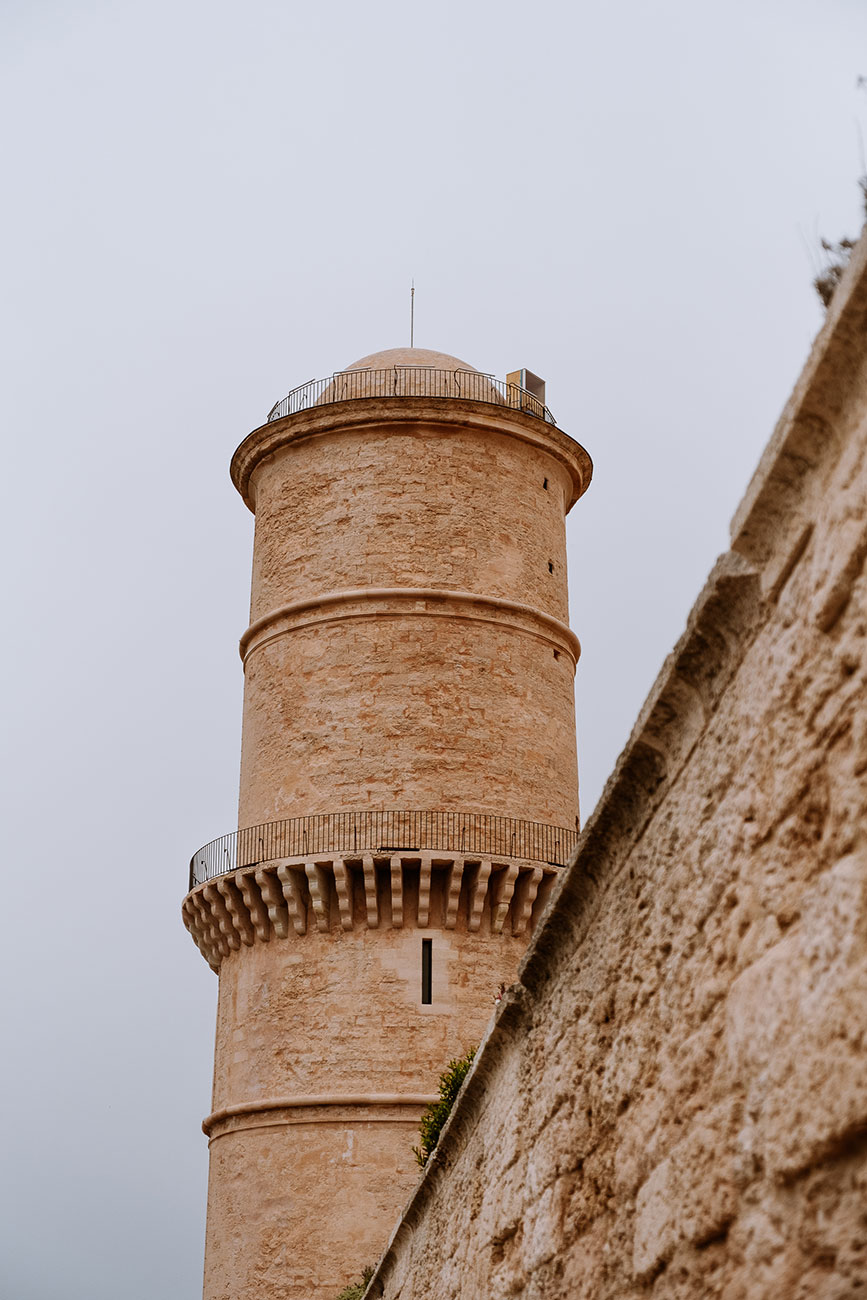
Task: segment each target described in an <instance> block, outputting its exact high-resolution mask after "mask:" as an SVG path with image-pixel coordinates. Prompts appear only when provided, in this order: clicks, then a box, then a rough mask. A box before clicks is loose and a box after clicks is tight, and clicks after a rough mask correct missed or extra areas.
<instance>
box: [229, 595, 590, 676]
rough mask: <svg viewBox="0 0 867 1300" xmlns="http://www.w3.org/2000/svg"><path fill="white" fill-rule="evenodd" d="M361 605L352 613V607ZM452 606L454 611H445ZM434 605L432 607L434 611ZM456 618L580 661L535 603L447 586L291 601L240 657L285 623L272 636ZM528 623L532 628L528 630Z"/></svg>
mask: <svg viewBox="0 0 867 1300" xmlns="http://www.w3.org/2000/svg"><path fill="white" fill-rule="evenodd" d="M353 605H355V606H360V608H356V609H353V608H352V606H353ZM448 605H451V606H453V608H451V609H449V608H445V606H448ZM430 606H434V608H430ZM406 615H409V616H411V617H422V618H424V617H437V616H439V617H443V616H446V617H452V618H469V619H475V620H478V621H480V622H487V623H497V624H499V625H500V626H502V627H511V628H513V629H514V630H515V631H519V632H520V631H525V632H529V633H530V634H531V635H534V636H540V637H541V638H542V639H543V640H545V641H548V642H549V643H551V644H552V645H554V646H555V647H556V648H557V649H558V650H565V651H566V653H567V654H568V655H569V656H570V657H571V658H572V660H573V661H574V662H575V663H577V662H578V658H579V656H580V654H581V643H580V641H579V640H578V638H577V636H576V635H575V633H574V632H573V631H572V629H571V628H570V627H569V626H568V624H566V623H563V622H561V620H560V619H558V618H555V617H554V616H553V614H546V613H544V612H543V611H542V610H540V609H536V608H535V607H534V606H533V605H525V604H522V603H521V602H520V601H517V600H506V599H505V598H504V597H502V596H482V595H480V594H479V593H478V592H473V591H449V590H448V589H447V588H443V587H358V588H354V589H351V590H347V591H328V592H325V593H324V594H323V595H321V596H312V597H309V598H308V599H306V600H293V601H290V602H289V604H286V605H281V606H280V607H279V608H278V609H274V610H272V611H271V612H270V613H269V614H263V615H262V617H261V618H257V619H256V620H255V621H254V622H253V623H251V624H250V626H249V627H248V628H247V631H246V632H245V633H244V635H243V636H242V637H241V643H240V647H239V648H240V653H241V658H242V659H244V660H246V658H247V656H248V655H249V654H251V653H252V652H253V650H256V649H258V648H259V647H260V646H262V645H264V644H265V643H266V642H267V641H269V640H271V636H268V635H262V634H263V633H268V632H271V629H273V628H274V625H275V624H276V623H279V622H280V621H281V620H283V619H285V620H286V621H287V622H288V623H289V624H290V626H289V627H286V628H282V629H280V630H279V631H274V632H272V635H273V636H280V635H283V634H284V633H285V632H289V631H295V630H296V629H298V628H299V627H307V626H309V625H310V624H311V623H325V622H334V621H335V620H339V619H345V618H394V617H395V616H397V617H400V616H406ZM528 624H529V626H528Z"/></svg>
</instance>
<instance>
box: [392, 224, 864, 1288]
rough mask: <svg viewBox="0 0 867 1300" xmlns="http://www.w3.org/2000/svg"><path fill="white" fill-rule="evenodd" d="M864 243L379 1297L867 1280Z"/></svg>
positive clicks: (560, 892)
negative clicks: (729, 544)
mask: <svg viewBox="0 0 867 1300" xmlns="http://www.w3.org/2000/svg"><path fill="white" fill-rule="evenodd" d="M865 339H867V244H865V242H864V241H862V243H861V245H859V247H858V248H857V249H856V250H855V253H854V254H853V259H852V263H851V265H850V267H849V270H848V272H847V275H846V278H845V280H844V283H843V286H842V287H841V289H840V290H839V292H838V294H837V295H836V297H835V299H834V301H833V303H832V305H831V309H830V311H829V314H828V319H827V322H826V325H825V327H824V329H823V331H822V333H821V334H820V335H819V337H818V339H817V341H816V344H815V347H814V349H813V353H812V355H811V357H810V359H809V361H808V364H807V367H806V369H805V371H804V374H803V375H802V377H801V379H800V381H799V383H798V386H797V388H796V390H795V393H794V395H793V397H792V399H791V401H790V403H789V405H788V406H787V408H786V410H785V412H784V414H783V416H782V418H781V421H780V424H779V425H778V428H777V430H776V431H775V433H774V436H773V438H772V440H771V443H770V446H769V448H768V450H767V452H766V454H765V456H764V458H763V460H762V462H761V464H760V466H759V469H758V470H757V472H756V475H755V477H754V479H753V482H752V483H751V485H750V488H749V490H748V492H747V495H746V497H745V500H744V502H743V503H742V505H741V507H740V508H739V509H738V511H737V513H736V515H735V518H734V521H733V525H732V549H731V551H730V552H729V553H728V554H727V555H725V556H723V557H722V559H721V560H720V561H719V562H718V564H717V566H716V567H715V569H714V571H713V573H712V574H711V575H710V578H709V580H708V583H707V586H706V587H705V589H704V591H703V592H702V594H701V596H700V598H699V601H698V603H697V605H696V607H695V609H694V610H693V612H692V614H691V616H690V619H689V622H688V625H687V629H686V632H685V634H684V636H683V637H682V639H681V640H680V642H679V643H678V645H677V646H676V647H675V650H674V651H673V653H672V655H671V656H670V657H669V659H668V660H667V661H666V664H665V665H664V667H663V669H662V672H661V673H660V676H659V679H658V680H657V683H656V685H655V686H654V688H653V691H652V692H651V695H650V697H649V699H648V701H647V703H646V705H645V707H644V709H643V710H642V713H641V716H640V717H639V720H638V722H637V724H636V727H635V729H634V732H633V735H632V737H631V739H630V742H629V744H628V746H627V748H626V749H625V751H624V753H623V754H622V756H621V758H620V760H619V761H618V765H617V767H616V769H615V772H614V774H613V776H612V778H611V780H610V782H609V784H608V786H607V788H606V791H605V794H604V795H603V798H602V800H601V802H600V805H599V807H598V808H597V810H596V812H595V813H594V815H593V817H592V818H591V820H590V822H589V823H588V825H587V826H586V827H585V828H584V831H583V833H582V837H581V840H580V842H579V846H578V849H577V852H576V855H575V857H574V859H573V862H572V864H571V865H570V866H569V868H568V869H567V870H566V872H565V873H564V874H563V875H562V876H561V878H560V882H559V885H558V888H557V890H556V891H555V894H554V896H553V899H552V901H551V903H550V904H549V908H548V910H547V912H546V914H545V915H544V916H543V917H542V919H541V921H540V923H539V925H538V927H537V928H536V931H535V933H534V938H533V941H532V943H531V946H530V948H529V950H528V953H527V955H526V957H525V959H524V961H523V963H522V967H521V970H520V974H519V980H518V982H517V983H516V985H515V986H514V988H513V989H512V990H510V992H509V994H508V996H507V999H506V1000H505V1002H504V1003H503V1004H502V1006H501V1007H500V1008H499V1010H498V1014H497V1017H496V1020H495V1022H494V1024H493V1025H492V1027H491V1029H490V1032H489V1034H488V1037H487V1039H486V1042H485V1045H484V1047H483V1050H482V1052H481V1053H480V1055H479V1057H478V1058H477V1061H476V1065H475V1068H474V1070H473V1072H472V1073H471V1075H470V1076H469V1079H468V1080H467V1083H466V1085H465V1088H464V1090H463V1093H462V1095H461V1097H460V1099H459V1101H458V1103H457V1106H456V1108H455V1110H454V1111H453V1114H452V1118H451V1120H450V1123H449V1125H448V1127H447V1129H446V1131H445V1133H444V1134H443V1137H442V1139H441V1141H440V1144H439V1147H438V1149H437V1151H436V1153H435V1154H434V1156H433V1158H432V1160H431V1162H430V1163H429V1166H428V1168H427V1170H426V1171H425V1175H424V1177H423V1178H422V1180H421V1181H420V1183H419V1185H418V1186H417V1188H416V1191H415V1192H414V1194H413V1197H412V1199H411V1200H410V1202H409V1204H408V1206H407V1209H406V1212H405V1214H404V1216H403V1217H402V1219H401V1220H400V1221H399V1223H398V1225H397V1227H396V1228H395V1230H394V1234H393V1237H392V1242H391V1244H390V1246H389V1248H388V1250H387V1251H386V1253H385V1255H384V1256H383V1258H382V1260H381V1262H380V1265H379V1269H378V1272H377V1274H376V1276H375V1278H374V1281H373V1283H372V1284H371V1287H370V1289H369V1292H368V1294H369V1296H371V1297H376V1298H377V1300H379V1298H382V1300H458V1298H460V1300H501V1298H502V1300H505V1297H521V1298H522V1300H543V1298H544V1300H567V1298H568V1300H581V1298H583V1297H586V1298H587V1300H591V1298H592V1300H638V1297H645V1296H652V1297H653V1298H654V1300H686V1298H687V1297H689V1298H690V1300H699V1298H701V1300H706V1298H710V1297H718V1298H719V1300H783V1298H785V1300H843V1298H844V1297H846V1298H848V1297H856V1296H862V1295H865V1294H867V1054H865V1049H867V695H865V689H867V573H865V569H864V564H865V559H867V349H865Z"/></svg>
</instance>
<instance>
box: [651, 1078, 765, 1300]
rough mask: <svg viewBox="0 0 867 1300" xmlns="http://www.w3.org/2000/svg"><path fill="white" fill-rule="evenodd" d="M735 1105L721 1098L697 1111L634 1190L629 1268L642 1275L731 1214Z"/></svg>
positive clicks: (715, 1228)
mask: <svg viewBox="0 0 867 1300" xmlns="http://www.w3.org/2000/svg"><path fill="white" fill-rule="evenodd" d="M738 1112H739V1104H738V1103H737V1102H736V1101H734V1100H732V1099H729V1100H726V1101H725V1102H723V1103H721V1104H720V1105H719V1106H717V1107H715V1108H714V1109H713V1110H712V1111H711V1112H709V1113H708V1114H707V1116H702V1117H701V1118H700V1119H699V1120H698V1121H697V1122H696V1123H695V1124H694V1125H693V1127H692V1128H691V1130H690V1131H689V1133H687V1135H686V1136H685V1137H684V1138H683V1140H682V1141H681V1142H679V1143H678V1144H677V1146H676V1147H675V1148H674V1149H673V1150H672V1152H671V1153H670V1155H668V1156H667V1157H666V1158H665V1160H663V1161H662V1162H661V1163H660V1164H659V1165H657V1166H656V1168H655V1169H654V1171H653V1173H652V1174H651V1175H650V1177H649V1178H648V1179H647V1181H646V1182H645V1183H644V1185H643V1186H642V1187H641V1189H640V1190H639V1192H638V1197H637V1200H636V1207H635V1244H634V1249H633V1268H634V1270H635V1274H636V1277H637V1278H638V1279H639V1280H643V1279H646V1278H648V1277H649V1276H650V1275H651V1274H652V1273H653V1271H654V1269H655V1268H657V1266H658V1265H659V1264H660V1263H662V1262H663V1261H665V1260H666V1259H668V1258H669V1257H670V1256H671V1255H672V1253H673V1252H674V1249H675V1247H676V1246H677V1245H678V1244H679V1243H680V1242H681V1241H686V1242H689V1243H691V1244H693V1245H700V1244H701V1243H702V1242H706V1241H708V1240H710V1238H712V1237H714V1236H716V1235H717V1234H718V1233H719V1232H720V1231H721V1230H722V1229H723V1228H724V1227H725V1226H726V1224H727V1223H728V1222H729V1221H730V1220H731V1219H732V1217H733V1215H734V1213H735V1206H736V1175H735V1163H734V1152H733V1141H732V1138H733V1134H734V1132H735V1130H736V1127H737V1120H738Z"/></svg>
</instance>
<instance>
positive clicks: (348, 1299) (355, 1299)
mask: <svg viewBox="0 0 867 1300" xmlns="http://www.w3.org/2000/svg"><path fill="white" fill-rule="evenodd" d="M372 1277H373V1265H372V1264H368V1266H367V1268H365V1269H363V1270H362V1273H361V1281H360V1282H350V1284H349V1286H345V1287H344V1288H343V1290H342V1291H341V1292H340V1294H339V1295H338V1296H337V1297H336V1300H361V1297H362V1296H363V1295H364V1293H365V1291H366V1290H367V1284H368V1282H369V1281H370V1279H371V1278H372Z"/></svg>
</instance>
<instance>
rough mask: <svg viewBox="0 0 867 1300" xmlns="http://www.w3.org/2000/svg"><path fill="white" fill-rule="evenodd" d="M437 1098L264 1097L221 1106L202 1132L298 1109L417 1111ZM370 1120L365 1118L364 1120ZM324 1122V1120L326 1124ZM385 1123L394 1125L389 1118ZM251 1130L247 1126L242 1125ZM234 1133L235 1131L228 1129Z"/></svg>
mask: <svg viewBox="0 0 867 1300" xmlns="http://www.w3.org/2000/svg"><path fill="white" fill-rule="evenodd" d="M438 1100H439V1098H438V1097H437V1096H436V1095H435V1094H434V1093H427V1092H408V1093H399V1092H354V1093H346V1094H341V1093H336V1092H323V1093H310V1094H308V1095H302V1096H297V1097H265V1098H262V1099H261V1100H259V1101H244V1102H238V1103H236V1104H235V1105H233V1106H222V1107H221V1108H220V1109H218V1110H215V1111H212V1112H211V1114H210V1115H208V1116H206V1118H205V1119H203V1120H202V1131H203V1132H204V1133H206V1134H207V1135H208V1137H211V1136H212V1134H213V1131H214V1129H215V1128H216V1127H217V1125H219V1124H223V1123H225V1122H226V1121H230V1120H245V1119H249V1118H250V1117H251V1116H256V1115H264V1114H267V1113H269V1112H280V1111H297V1110H319V1109H327V1110H333V1109H337V1108H343V1107H350V1108H364V1109H374V1110H375V1109H377V1108H379V1109H391V1108H393V1107H395V1106H398V1107H402V1106H407V1107H412V1108H413V1109H417V1108H418V1107H420V1106H432V1105H433V1104H434V1103H435V1102H436V1101H438ZM305 1118H306V1122H310V1119H309V1117H305ZM369 1118H370V1117H368V1116H365V1120H369ZM280 1122H282V1123H291V1122H292V1121H291V1120H289V1119H284V1120H283V1121H272V1123H280ZM326 1122H327V1121H326ZM388 1122H390V1123H391V1122H393V1119H392V1117H389V1120H388ZM244 1127H250V1125H244ZM229 1131H231V1132H237V1131H238V1129H237V1128H232V1129H231V1130H229Z"/></svg>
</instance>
